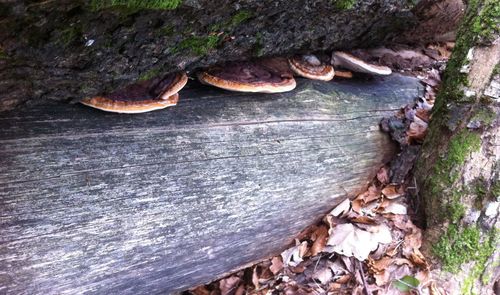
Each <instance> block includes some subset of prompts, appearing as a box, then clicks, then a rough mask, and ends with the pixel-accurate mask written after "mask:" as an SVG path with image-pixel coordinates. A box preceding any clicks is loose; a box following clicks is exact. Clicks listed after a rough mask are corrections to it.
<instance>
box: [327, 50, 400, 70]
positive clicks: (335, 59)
mask: <svg viewBox="0 0 500 295" xmlns="http://www.w3.org/2000/svg"><path fill="white" fill-rule="evenodd" d="M332 63H333V65H334V66H341V67H343V68H346V69H348V70H351V71H354V72H359V73H366V74H372V75H390V74H391V73H392V70H391V69H390V68H389V67H386V66H379V65H374V64H369V63H367V62H365V61H363V60H361V59H359V58H357V57H355V56H354V55H351V54H349V53H346V52H342V51H334V52H333V54H332Z"/></svg>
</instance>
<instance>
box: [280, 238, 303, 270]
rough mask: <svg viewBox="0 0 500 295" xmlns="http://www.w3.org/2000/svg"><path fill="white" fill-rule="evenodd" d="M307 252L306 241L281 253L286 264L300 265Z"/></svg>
mask: <svg viewBox="0 0 500 295" xmlns="http://www.w3.org/2000/svg"><path fill="white" fill-rule="evenodd" d="M306 252H307V242H306V241H304V242H302V243H300V244H298V245H297V246H295V247H292V248H290V249H288V250H285V251H283V253H281V258H282V259H283V265H284V266H292V267H295V266H297V265H299V263H301V262H302V261H304V259H302V258H303V257H304V254H305V253H306Z"/></svg>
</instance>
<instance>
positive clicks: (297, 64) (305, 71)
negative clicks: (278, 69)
mask: <svg viewBox="0 0 500 295" xmlns="http://www.w3.org/2000/svg"><path fill="white" fill-rule="evenodd" d="M288 63H289V64H290V68H291V69H292V71H293V72H294V73H295V74H297V75H299V76H302V77H305V78H308V79H312V80H321V81H330V80H331V79H333V76H334V75H335V71H334V69H333V67H332V66H331V65H326V64H324V63H322V62H321V60H319V58H318V57H316V56H315V55H312V54H308V55H302V56H294V57H292V58H290V59H289V60H288Z"/></svg>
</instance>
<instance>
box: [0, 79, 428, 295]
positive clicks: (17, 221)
mask: <svg viewBox="0 0 500 295" xmlns="http://www.w3.org/2000/svg"><path fill="white" fill-rule="evenodd" d="M419 88H420V86H419V84H418V82H417V80H416V79H413V78H409V77H403V76H398V75H393V76H391V77H387V78H383V79H376V80H371V81H356V80H350V81H346V82H329V83H325V82H316V81H304V80H300V81H299V85H298V87H297V89H296V90H295V91H293V92H290V93H284V94H275V95H262V94H239V93H231V92H225V91H221V90H217V89H214V88H209V87H204V86H196V87H194V88H190V89H186V90H183V91H181V93H180V94H181V100H180V102H179V104H178V106H176V107H173V108H170V109H167V110H164V111H157V112H152V113H147V114H141V115H133V116H131V115H117V114H110V113H104V112H100V111H97V110H94V109H90V108H86V107H84V106H82V105H67V104H49V105H40V106H36V107H34V108H28V109H21V110H16V111H10V112H4V113H2V114H1V115H0V122H1V126H2V128H1V129H0V293H2V294H5V293H6V294H20V293H24V294H34V293H38V294H79V293H96V294H157V293H162V294H165V293H170V292H174V291H176V290H181V289H183V288H187V287H190V286H193V285H195V284H199V283H203V282H206V281H208V280H210V279H214V278H215V277H217V276H220V275H222V274H223V273H225V272H227V271H230V270H232V269H235V268H238V267H240V266H242V265H244V264H246V263H249V262H251V261H255V260H258V259H261V258H263V257H265V256H267V255H271V254H275V253H277V252H279V251H280V250H282V249H283V247H286V246H287V245H286V243H289V242H291V241H292V240H293V237H294V236H295V235H296V234H297V233H298V232H299V231H300V230H302V229H303V228H304V227H305V226H307V225H308V224H310V223H311V222H313V221H314V219H315V218H317V217H318V216H320V215H321V214H322V213H325V212H326V211H328V210H329V209H330V208H331V207H332V206H334V205H335V204H336V203H338V201H339V200H340V198H341V197H342V196H345V195H346V193H349V194H353V193H355V192H356V191H357V190H359V189H361V187H362V186H363V185H364V184H365V183H366V181H367V180H369V179H371V178H372V177H373V175H374V173H375V172H376V170H377V169H378V168H379V167H380V164H381V163H383V162H384V161H386V160H387V159H388V156H390V155H391V153H393V152H394V150H393V148H392V147H393V145H392V143H391V142H390V140H389V138H388V137H387V136H386V135H385V134H382V133H381V132H380V131H379V128H378V122H379V121H380V118H382V117H383V116H385V115H388V114H390V113H392V112H393V111H394V110H396V109H398V108H399V107H401V106H403V105H405V104H407V103H409V102H410V101H412V100H414V98H415V97H416V96H417V95H418V92H419Z"/></svg>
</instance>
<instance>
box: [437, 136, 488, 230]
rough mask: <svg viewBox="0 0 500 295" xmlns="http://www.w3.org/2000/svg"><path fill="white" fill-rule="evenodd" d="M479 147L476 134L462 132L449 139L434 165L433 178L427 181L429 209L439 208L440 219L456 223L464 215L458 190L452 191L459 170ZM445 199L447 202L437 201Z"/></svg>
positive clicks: (460, 193) (479, 142)
mask: <svg viewBox="0 0 500 295" xmlns="http://www.w3.org/2000/svg"><path fill="white" fill-rule="evenodd" d="M480 147H481V138H480V136H479V135H478V134H476V133H473V132H471V131H468V130H462V131H460V132H459V133H457V134H456V135H455V136H454V137H452V138H451V140H450V143H449V145H448V152H447V154H446V155H444V156H443V157H441V158H440V159H438V160H437V162H436V164H435V165H434V170H433V173H432V175H433V177H432V178H430V179H429V182H430V183H429V188H430V191H431V193H432V195H433V196H435V197H434V198H433V199H431V200H430V201H429V204H428V206H429V208H434V210H436V208H440V212H441V219H442V220H445V219H449V220H451V221H453V222H457V221H458V220H460V218H461V217H462V216H463V214H464V213H465V207H464V206H463V205H462V200H461V196H462V195H463V192H462V191H461V190H460V189H457V188H455V189H453V186H454V184H455V182H456V181H457V179H458V176H459V175H460V168H461V167H462V165H463V164H464V163H465V160H466V159H467V157H468V156H469V155H470V153H471V152H473V151H476V150H478V149H479V148H480ZM438 196H440V198H447V199H448V201H447V202H446V201H442V200H440V199H437V198H438Z"/></svg>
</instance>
